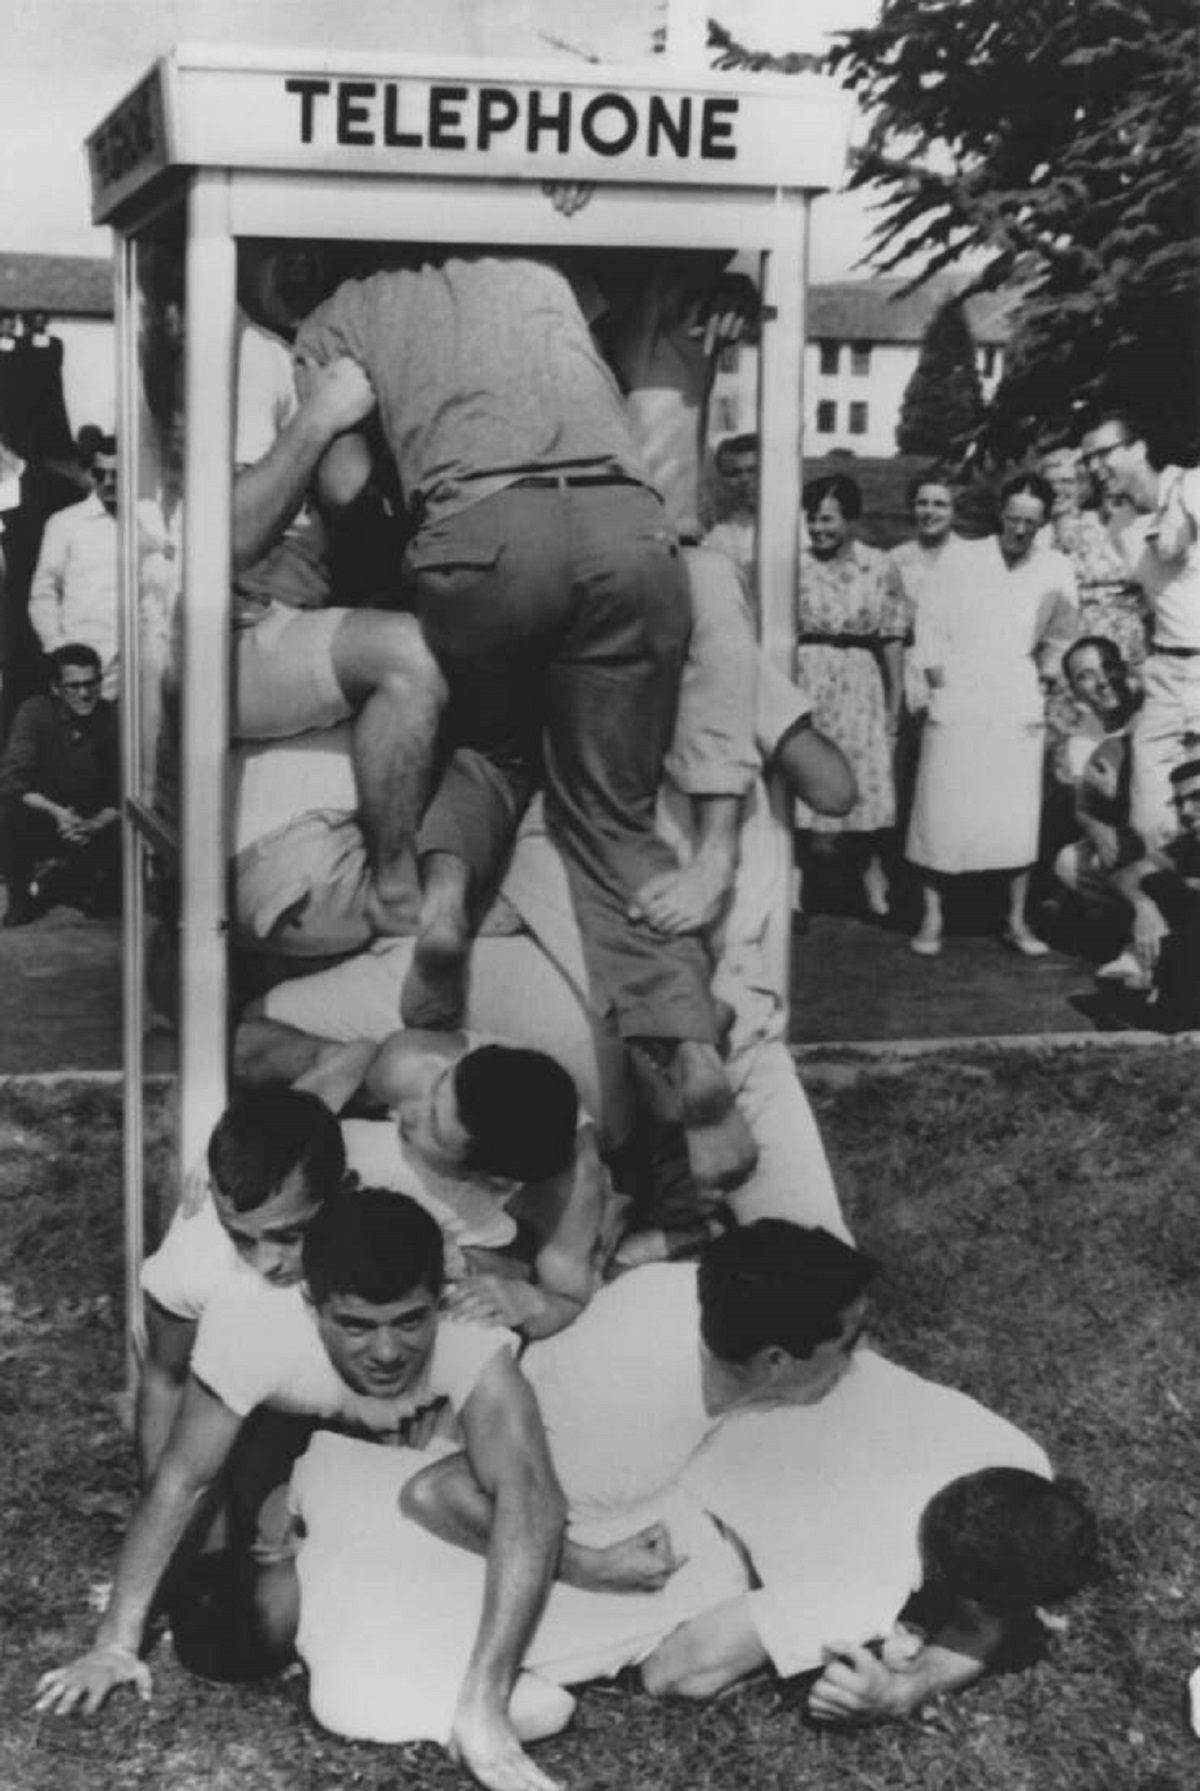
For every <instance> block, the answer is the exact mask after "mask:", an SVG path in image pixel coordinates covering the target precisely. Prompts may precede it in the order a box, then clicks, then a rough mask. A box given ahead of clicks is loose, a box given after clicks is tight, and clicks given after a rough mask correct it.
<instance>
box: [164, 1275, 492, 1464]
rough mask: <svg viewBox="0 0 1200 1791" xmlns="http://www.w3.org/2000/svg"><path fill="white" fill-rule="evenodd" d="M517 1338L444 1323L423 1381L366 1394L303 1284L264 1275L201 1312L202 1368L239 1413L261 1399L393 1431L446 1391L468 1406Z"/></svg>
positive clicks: (195, 1368) (195, 1366) (227, 1291)
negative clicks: (336, 1362) (332, 1355)
mask: <svg viewBox="0 0 1200 1791" xmlns="http://www.w3.org/2000/svg"><path fill="white" fill-rule="evenodd" d="M516 1349H517V1339H516V1337H515V1336H514V1335H513V1333H512V1332H511V1331H506V1330H503V1329H501V1328H500V1327H498V1326H484V1325H473V1324H457V1323H456V1324H440V1325H439V1326H438V1329H437V1335H436V1337H435V1339H434V1344H433V1349H432V1351H431V1353H430V1357H429V1361H428V1362H427V1364H426V1367H425V1371H424V1373H423V1374H422V1375H421V1377H420V1379H419V1381H418V1383H417V1384H416V1385H415V1386H414V1387H413V1388H412V1389H411V1390H410V1391H408V1392H406V1393H404V1394H402V1395H400V1396H398V1397H396V1398H394V1399H379V1398H376V1397H374V1396H371V1395H367V1394H363V1393H356V1392H355V1391H354V1389H353V1388H352V1387H349V1386H347V1384H346V1382H345V1381H344V1380H343V1379H342V1378H341V1376H340V1375H339V1374H338V1372H337V1370H336V1369H335V1368H334V1366H333V1363H332V1362H331V1361H330V1360H329V1357H328V1355H327V1354H326V1352H325V1346H324V1344H323V1343H322V1342H321V1336H320V1332H319V1331H318V1329H317V1321H316V1316H315V1314H314V1312H313V1309H312V1307H311V1306H310V1305H309V1303H308V1301H307V1299H306V1298H305V1296H304V1292H303V1290H302V1289H301V1288H299V1287H272V1286H270V1285H269V1284H268V1283H267V1282H265V1281H263V1280H261V1279H260V1278H259V1277H258V1276H255V1277H254V1278H253V1280H251V1278H250V1277H249V1276H246V1277H245V1278H244V1279H243V1280H242V1281H241V1282H240V1283H239V1284H237V1285H230V1286H228V1287H225V1288H223V1289H222V1290H221V1292H220V1293H219V1294H217V1295H216V1296H215V1297H214V1298H213V1300H212V1301H211V1302H210V1303H209V1305H208V1308H207V1310H206V1311H205V1313H204V1316H203V1317H202V1318H201V1320H200V1328H199V1330H198V1331H197V1333H196V1345H195V1348H194V1349H193V1351H192V1373H193V1374H194V1375H195V1376H196V1378H197V1380H199V1381H202V1382H203V1384H204V1385H205V1386H206V1387H207V1388H208V1389H209V1391H210V1392H211V1393H214V1394H215V1395H216V1397H217V1398H218V1399H219V1400H220V1401H221V1403H222V1404H223V1405H225V1406H227V1407H228V1408H229V1410H230V1411H231V1412H234V1413H235V1414H236V1415H237V1416H238V1417H239V1418H244V1417H248V1416H249V1414H250V1413H251V1412H252V1411H254V1410H255V1408H256V1407H257V1406H260V1405H269V1406H272V1407H274V1408H275V1409H276V1410H277V1411H285V1412H303V1413H307V1414H310V1415H312V1416H313V1417H318V1418H331V1419H337V1420H339V1421H340V1422H343V1423H347V1424H357V1425H362V1426H363V1427H364V1428H365V1429H368V1430H372V1431H377V1432H379V1433H387V1432H389V1431H393V1430H395V1429H396V1427H397V1426H398V1425H399V1424H400V1422H401V1421H402V1420H403V1419H405V1418H407V1417H411V1416H412V1414H413V1413H414V1412H417V1411H420V1410H421V1409H422V1408H424V1407H426V1406H429V1405H431V1404H432V1403H433V1402H434V1401H436V1400H438V1399H448V1400H449V1402H450V1405H451V1408H452V1409H453V1410H454V1411H455V1412H459V1411H461V1410H462V1408H463V1406H464V1405H465V1404H466V1402H467V1400H468V1399H469V1398H470V1395H471V1390H472V1388H473V1387H474V1386H475V1383H476V1381H477V1380H478V1379H479V1376H480V1374H481V1373H482V1372H483V1370H484V1368H486V1366H487V1364H488V1363H489V1362H490V1361H491V1360H492V1358H493V1357H494V1356H495V1355H496V1353H497V1351H498V1350H509V1351H511V1352H512V1353H513V1354H515V1353H516Z"/></svg>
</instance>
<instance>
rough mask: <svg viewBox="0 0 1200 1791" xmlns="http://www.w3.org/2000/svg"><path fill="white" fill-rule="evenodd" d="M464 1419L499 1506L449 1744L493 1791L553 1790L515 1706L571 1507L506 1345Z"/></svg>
mask: <svg viewBox="0 0 1200 1791" xmlns="http://www.w3.org/2000/svg"><path fill="white" fill-rule="evenodd" d="M461 1423H462V1429H463V1437H464V1440H465V1443H466V1453H467V1458H468V1460H469V1462H470V1464H471V1469H472V1471H473V1473H474V1474H475V1477H476V1479H477V1480H478V1481H479V1484H480V1485H481V1486H482V1487H483V1489H484V1491H485V1492H487V1493H488V1494H490V1496H491V1499H492V1502H493V1511H492V1526H491V1533H490V1535H489V1538H488V1551H487V1567H486V1574H485V1579H484V1590H483V1614H482V1616H481V1618H480V1622H479V1630H478V1633H477V1635H476V1637H475V1646H474V1647H473V1649H472V1650H471V1658H470V1660H469V1661H468V1663H467V1670H466V1674H465V1676H464V1679H463V1683H462V1687H461V1689H460V1691H459V1696H458V1706H457V1708H456V1710H455V1713H454V1723H453V1727H452V1730H451V1741H450V1751H451V1754H452V1755H453V1757H454V1758H455V1759H457V1760H459V1761H460V1762H461V1763H462V1764H463V1765H465V1766H466V1767H467V1768H468V1769H469V1770H470V1771H471V1772H473V1773H474V1774H475V1776H476V1778H478V1779H479V1780H480V1782H481V1783H482V1784H484V1785H486V1786H488V1787H490V1788H491V1791H552V1781H551V1780H550V1779H548V1778H547V1777H546V1775H545V1774H544V1773H543V1772H541V1771H539V1769H538V1768H537V1767H536V1766H534V1764H533V1762H532V1761H531V1760H530V1759H528V1757H527V1756H526V1755H525V1753H524V1752H523V1750H522V1748H521V1745H520V1743H519V1742H518V1740H517V1738H516V1735H515V1733H514V1731H513V1728H512V1724H511V1721H510V1719H509V1714H508V1705H509V1698H510V1696H511V1693H512V1688H513V1684H514V1682H515V1679H516V1675H517V1670H518V1668H519V1667H520V1664H521V1661H522V1659H523V1657H524V1654H525V1649H526V1646H527V1644H528V1642H529V1639H530V1637H531V1635H532V1634H533V1630H534V1626H535V1624H536V1622H537V1619H538V1616H539V1615H540V1613H541V1609H542V1606H543V1604H544V1603H545V1599H546V1593H547V1591H548V1590H549V1586H550V1582H551V1580H552V1579H553V1577H554V1568H555V1562H556V1561H557V1559H558V1551H559V1546H560V1543H561V1540H562V1531H563V1523H564V1518H565V1506H564V1501H563V1496H562V1492H561V1491H560V1489H559V1485H558V1481H557V1479H556V1478H555V1474H554V1469H553V1467H552V1466H551V1463H550V1454H549V1450H548V1449H547V1447H546V1437H545V1432H544V1431H543V1429H542V1420H541V1414H540V1413H539V1411H538V1408H537V1401H536V1400H535V1399H534V1396H533V1390H532V1388H531V1387H530V1386H529V1384H528V1382H527V1381H526V1380H525V1378H524V1376H523V1375H522V1374H521V1371H520V1369H519V1368H518V1367H517V1365H516V1363H515V1362H514V1361H513V1360H512V1358H511V1357H510V1356H509V1355H508V1354H507V1353H506V1352H503V1351H502V1352H500V1353H498V1354H497V1355H496V1356H494V1357H493V1358H492V1360H491V1361H490V1362H489V1363H488V1365H487V1367H486V1368H485V1369H484V1371H483V1373H482V1375H481V1376H480V1378H479V1380H478V1382H477V1383H476V1386H475V1389H474V1391H473V1392H472V1394H471V1396H470V1398H469V1399H468V1400H467V1403H466V1405H465V1406H464V1407H463V1410H462V1414H461Z"/></svg>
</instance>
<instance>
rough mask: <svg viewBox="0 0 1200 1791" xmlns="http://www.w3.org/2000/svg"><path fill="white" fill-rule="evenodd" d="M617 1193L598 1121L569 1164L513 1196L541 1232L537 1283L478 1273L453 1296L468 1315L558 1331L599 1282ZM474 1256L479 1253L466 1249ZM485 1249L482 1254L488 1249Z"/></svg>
mask: <svg viewBox="0 0 1200 1791" xmlns="http://www.w3.org/2000/svg"><path fill="white" fill-rule="evenodd" d="M608 1197H609V1180H608V1171H607V1170H606V1169H605V1167H604V1164H603V1163H602V1161H601V1159H600V1152H599V1150H598V1149H597V1147H596V1134H595V1129H594V1128H593V1127H592V1126H585V1127H584V1128H583V1130H582V1131H581V1132H580V1133H579V1136H578V1139H577V1141H576V1146H575V1156H574V1159H573V1161H572V1163H571V1165H570V1167H569V1168H568V1169H564V1170H563V1171H562V1173H561V1174H560V1175H556V1176H554V1177H552V1178H551V1179H550V1180H548V1181H545V1182H538V1183H531V1184H527V1185H526V1186H525V1187H524V1188H523V1189H522V1190H521V1192H520V1193H519V1194H518V1195H517V1196H516V1198H515V1199H514V1200H512V1201H510V1203H509V1211H510V1212H511V1213H512V1215H513V1217H514V1218H516V1219H523V1220H525V1221H526V1222H527V1223H528V1224H529V1225H530V1226H531V1227H532V1229H533V1231H534V1232H535V1233H536V1235H537V1237H538V1240H539V1241H538V1250H537V1256H536V1258H535V1260H534V1278H533V1281H532V1282H529V1281H525V1280H522V1279H514V1278H512V1277H510V1276H505V1275H502V1274H501V1275H491V1274H476V1275H471V1276H469V1277H468V1278H467V1279H466V1280H463V1281H460V1282H458V1283H456V1284H455V1286H454V1287H452V1288H451V1289H450V1291H449V1292H448V1294H447V1297H446V1305H447V1309H448V1310H449V1311H450V1312H452V1313H453V1314H454V1316H455V1317H456V1318H460V1319H474V1320H475V1321H476V1322H482V1323H485V1324H487V1323H500V1324H507V1325H511V1326H513V1328H514V1329H516V1330H519V1331H521V1332H522V1333H523V1334H524V1335H525V1336H526V1337H551V1336H553V1334H554V1333H555V1331H563V1330H565V1329H566V1327H567V1326H568V1325H569V1324H571V1323H573V1321H574V1320H575V1319H577V1318H578V1317H579V1314H580V1313H581V1312H582V1311H583V1309H584V1307H585V1306H586V1305H587V1303H588V1301H589V1300H590V1299H591V1297H592V1295H593V1294H594V1293H595V1291H596V1288H597V1286H598V1284H599V1278H600V1277H599V1269H600V1264H599V1262H598V1260H597V1259H598V1244H599V1240H600V1237H601V1233H602V1230H603V1225H604V1218H605V1212H606V1209H607V1204H608ZM465 1254H466V1255H467V1257H468V1259H469V1260H470V1259H472V1258H475V1257H476V1254H477V1253H476V1252H474V1251H470V1250H469V1251H467V1252H465ZM480 1254H482V1253H480Z"/></svg>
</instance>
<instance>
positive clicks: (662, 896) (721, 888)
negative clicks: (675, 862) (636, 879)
mask: <svg viewBox="0 0 1200 1791" xmlns="http://www.w3.org/2000/svg"><path fill="white" fill-rule="evenodd" d="M734 868H735V867H734V866H733V865H732V864H730V863H729V861H728V860H727V859H715V858H705V857H703V856H701V857H697V858H693V860H692V862H691V864H687V865H684V866H683V867H682V868H681V869H680V870H677V871H660V872H659V873H658V875H657V876H656V877H651V878H649V880H648V881H647V882H645V883H643V884H642V887H641V888H640V889H639V890H638V892H637V894H636V895H635V896H634V898H633V900H632V902H631V903H630V904H629V918H630V920H644V921H646V922H647V924H648V925H649V926H652V927H653V928H654V930H655V932H656V933H665V934H667V935H668V936H669V937H671V938H676V937H678V936H679V935H680V934H681V933H702V932H704V930H705V928H706V927H711V926H714V925H715V924H716V922H717V921H718V920H720V918H721V916H722V914H723V913H724V912H725V909H726V906H727V905H728V902H729V896H730V891H731V890H732V887H733V873H734Z"/></svg>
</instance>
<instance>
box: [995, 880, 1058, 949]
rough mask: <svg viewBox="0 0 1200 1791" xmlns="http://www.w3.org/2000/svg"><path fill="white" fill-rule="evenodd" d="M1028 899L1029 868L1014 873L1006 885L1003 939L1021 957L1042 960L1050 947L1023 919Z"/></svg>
mask: <svg viewBox="0 0 1200 1791" xmlns="http://www.w3.org/2000/svg"><path fill="white" fill-rule="evenodd" d="M1028 898H1029V867H1028V866H1026V868H1025V869H1024V870H1023V871H1014V872H1013V875H1012V876H1011V877H1010V879H1009V884H1008V926H1007V928H1006V930H1005V934H1004V937H1005V939H1006V940H1007V941H1008V943H1009V945H1012V946H1015V947H1016V949H1017V951H1019V952H1020V953H1021V955H1022V957H1025V958H1044V957H1045V956H1046V954H1047V952H1048V951H1049V950H1050V947H1049V946H1048V945H1047V944H1046V941H1045V940H1044V939H1039V938H1038V936H1037V934H1036V933H1035V932H1034V931H1033V929H1032V927H1031V926H1030V925H1029V922H1028V921H1027V920H1026V918H1025V903H1026V901H1027V900H1028Z"/></svg>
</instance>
